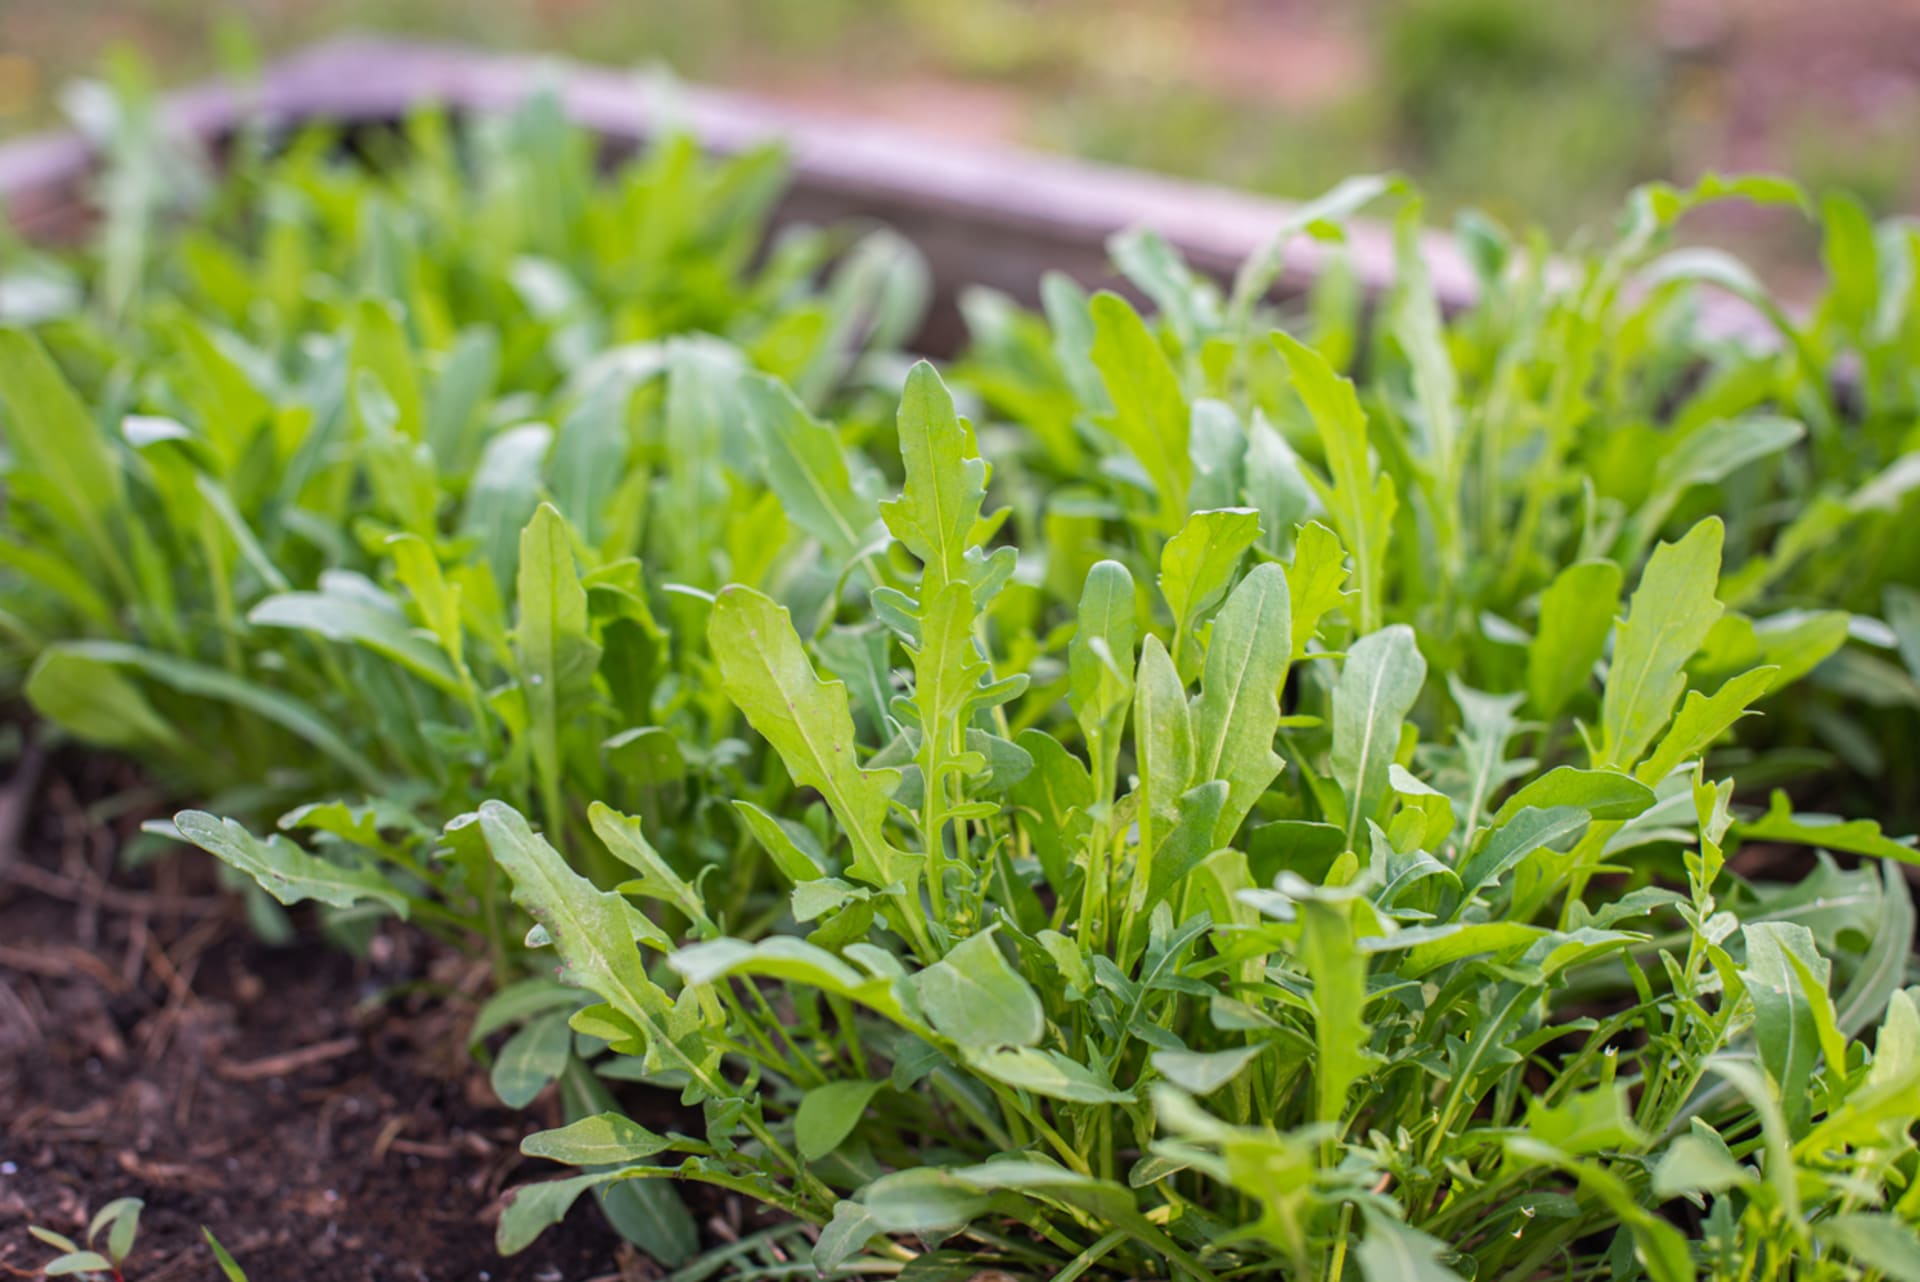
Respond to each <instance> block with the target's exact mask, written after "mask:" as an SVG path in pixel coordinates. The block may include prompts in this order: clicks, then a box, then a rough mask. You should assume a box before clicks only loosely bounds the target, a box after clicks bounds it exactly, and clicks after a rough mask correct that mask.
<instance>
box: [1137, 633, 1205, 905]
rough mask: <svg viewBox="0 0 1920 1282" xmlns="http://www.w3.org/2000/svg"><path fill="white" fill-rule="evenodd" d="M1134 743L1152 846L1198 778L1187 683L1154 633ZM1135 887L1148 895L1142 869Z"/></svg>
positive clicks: (1144, 830) (1145, 842) (1143, 827)
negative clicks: (1182, 797)
mask: <svg viewBox="0 0 1920 1282" xmlns="http://www.w3.org/2000/svg"><path fill="white" fill-rule="evenodd" d="M1133 744H1134V749H1133V750H1134V756H1135V758H1136V763H1137V766H1138V769H1139V772H1140V812H1139V813H1140V819H1139V823H1140V848H1141V849H1142V850H1143V851H1147V852H1151V851H1152V850H1153V849H1154V844H1155V842H1154V836H1155V833H1156V832H1158V831H1163V830H1164V829H1163V827H1162V826H1163V825H1164V826H1165V827H1171V826H1172V825H1173V824H1174V823H1176V822H1177V821H1178V818H1179V801H1180V798H1181V796H1182V795H1184V794H1185V793H1186V791H1187V787H1188V785H1189V784H1190V783H1191V781H1192V779H1193V757H1194V749H1193V726H1192V724H1191V721H1190V719H1189V718H1188V715H1187V689H1186V685H1185V684H1184V683H1183V682H1182V681H1181V680H1180V674H1179V673H1178V672H1176V671H1175V670H1174V665H1173V660H1172V659H1171V658H1170V657H1168V655H1167V650H1166V647H1165V646H1163V645H1161V644H1160V638H1159V637H1156V636H1153V635H1151V634H1149V635H1148V637H1147V639H1146V641H1145V643H1144V644H1142V645H1141V647H1140V674H1139V676H1138V677H1137V678H1136V680H1135V684H1134V698H1133ZM1134 889H1135V891H1136V892H1137V893H1138V894H1140V895H1144V894H1145V891H1146V880H1145V878H1142V877H1140V876H1138V875H1136V877H1135V879H1134Z"/></svg>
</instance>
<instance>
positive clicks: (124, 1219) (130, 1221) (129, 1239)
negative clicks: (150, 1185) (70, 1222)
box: [87, 1197, 147, 1263]
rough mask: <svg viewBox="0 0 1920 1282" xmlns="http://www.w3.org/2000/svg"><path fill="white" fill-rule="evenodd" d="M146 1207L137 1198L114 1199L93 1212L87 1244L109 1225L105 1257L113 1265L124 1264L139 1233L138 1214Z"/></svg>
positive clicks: (89, 1223)
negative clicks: (109, 1258)
mask: <svg viewBox="0 0 1920 1282" xmlns="http://www.w3.org/2000/svg"><path fill="white" fill-rule="evenodd" d="M146 1205H147V1204H146V1203H145V1202H143V1201H141V1200H140V1199H139V1198H137V1197H116V1198H115V1199H113V1201H111V1202H109V1203H107V1204H106V1205H105V1206H103V1207H101V1208H100V1209H99V1210H97V1211H95V1212H94V1213H93V1219H91V1220H90V1221H88V1223H87V1241H88V1243H89V1244H91V1243H92V1242H93V1240H94V1239H95V1238H96V1237H98V1236H99V1235H100V1230H101V1229H105V1228H107V1227H108V1226H109V1225H111V1226H112V1228H111V1229H109V1230H108V1232H107V1255H108V1256H109V1257H111V1258H112V1259H113V1260H114V1262H115V1263H124V1262H125V1260H126V1258H127V1256H129V1255H131V1254H132V1253H133V1240H134V1238H135V1237H136V1236H137V1235H138V1234H139V1232H140V1212H141V1211H142V1210H143V1209H145V1207H146Z"/></svg>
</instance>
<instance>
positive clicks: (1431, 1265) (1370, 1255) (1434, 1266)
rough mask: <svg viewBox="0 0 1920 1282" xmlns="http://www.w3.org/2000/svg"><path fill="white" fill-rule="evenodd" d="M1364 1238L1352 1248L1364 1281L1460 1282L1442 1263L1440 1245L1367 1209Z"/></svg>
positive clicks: (1441, 1247)
mask: <svg viewBox="0 0 1920 1282" xmlns="http://www.w3.org/2000/svg"><path fill="white" fill-rule="evenodd" d="M1366 1220H1367V1235H1366V1236H1365V1237H1364V1238H1362V1239H1360V1245H1359V1246H1357V1247H1355V1248H1354V1251H1353V1258H1354V1260H1355V1261H1356V1262H1357V1263H1358V1264H1359V1265H1360V1273H1361V1276H1362V1277H1364V1278H1365V1279H1366V1282H1460V1275H1459V1274H1458V1273H1455V1272H1454V1271H1453V1270H1452V1269H1450V1268H1448V1267H1447V1266H1446V1265H1444V1264H1442V1263H1441V1262H1440V1261H1441V1257H1443V1256H1445V1255H1446V1254H1448V1251H1447V1247H1446V1245H1445V1244H1444V1243H1442V1242H1440V1241H1438V1240H1437V1239H1435V1238H1431V1237H1428V1236H1427V1235H1426V1234H1425V1233H1422V1232H1421V1231H1420V1230H1418V1229H1415V1228H1410V1227H1408V1226H1407V1225H1405V1224H1403V1223H1401V1222H1400V1221H1399V1220H1396V1219H1394V1218H1393V1217H1391V1216H1388V1215H1382V1214H1381V1213H1380V1212H1379V1211H1376V1210H1374V1209H1372V1208H1371V1207H1369V1208H1368V1209H1367V1212H1366Z"/></svg>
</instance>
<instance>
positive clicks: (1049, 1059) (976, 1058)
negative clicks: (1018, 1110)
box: [967, 1046, 1133, 1104]
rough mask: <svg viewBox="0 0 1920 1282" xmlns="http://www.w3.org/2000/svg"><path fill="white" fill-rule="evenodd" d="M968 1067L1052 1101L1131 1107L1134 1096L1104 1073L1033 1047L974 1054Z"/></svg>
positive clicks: (968, 1058)
mask: <svg viewBox="0 0 1920 1282" xmlns="http://www.w3.org/2000/svg"><path fill="white" fill-rule="evenodd" d="M967 1063H969V1064H971V1065H972V1066H973V1067H974V1068H976V1069H978V1070H979V1071H980V1072H982V1073H985V1074H986V1075H987V1076H988V1077H991V1078H993V1079H994V1080H995V1081H997V1082H1000V1083H1003V1084H1004V1085H1007V1086H1016V1087H1019V1088H1020V1089H1021V1090H1023V1091H1032V1092H1033V1093H1034V1094H1035V1095H1045V1096H1047V1097H1048V1098H1049V1099H1058V1100H1066V1101H1067V1102H1069V1103H1072V1104H1131V1103H1133V1096H1132V1095H1131V1094H1129V1093H1128V1092H1126V1091H1120V1090H1115V1089H1114V1086H1113V1082H1112V1081H1111V1080H1110V1079H1109V1078H1108V1077H1107V1076H1106V1075H1105V1074H1103V1073H1097V1072H1095V1071H1094V1070H1093V1069H1091V1068H1089V1067H1087V1066H1086V1065H1085V1064H1082V1063H1080V1062H1079V1061H1077V1060H1072V1059H1068V1058H1067V1057H1066V1056H1065V1055H1062V1054H1061V1053H1060V1052H1058V1051H1053V1050H1044V1049H1041V1050H1036V1049H1034V1048H1033V1047H1030V1046H1012V1047H1006V1046H1003V1047H999V1048H997V1049H994V1050H983V1051H974V1052H972V1053H970V1054H969V1055H968V1056H967Z"/></svg>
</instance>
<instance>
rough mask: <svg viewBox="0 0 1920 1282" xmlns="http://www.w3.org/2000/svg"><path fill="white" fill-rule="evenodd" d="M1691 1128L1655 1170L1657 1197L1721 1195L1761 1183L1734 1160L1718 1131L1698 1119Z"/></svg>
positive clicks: (1667, 1152)
mask: <svg viewBox="0 0 1920 1282" xmlns="http://www.w3.org/2000/svg"><path fill="white" fill-rule="evenodd" d="M1691 1125H1692V1128H1693V1129H1692V1130H1691V1132H1690V1133H1688V1134H1686V1135H1682V1136H1680V1137H1678V1138H1677V1139H1675V1140H1674V1141H1673V1143H1672V1144H1670V1145H1669V1146H1668V1147H1667V1151H1666V1153H1665V1154H1663V1155H1662V1156H1661V1158H1660V1162H1659V1165H1657V1166H1655V1167H1654V1169H1653V1192H1654V1196H1656V1197H1659V1198H1663V1199H1664V1198H1670V1197H1681V1196H1683V1195H1685V1194H1688V1193H1713V1194H1720V1193H1725V1192H1726V1191H1727V1190H1729V1189H1735V1188H1744V1187H1746V1186H1748V1185H1751V1184H1755V1183H1758V1181H1757V1180H1756V1179H1755V1178H1754V1174H1753V1172H1752V1171H1751V1170H1749V1169H1748V1168H1747V1167H1745V1166H1742V1165H1741V1164H1740V1163H1739V1162H1737V1161H1735V1160H1734V1156H1733V1151H1732V1150H1731V1149H1729V1148H1728V1147H1727V1142H1726V1141H1725V1140H1723V1139H1721V1138H1720V1134H1719V1132H1717V1131H1715V1130H1714V1129H1713V1128H1712V1127H1710V1126H1708V1125H1707V1124H1706V1123H1705V1122H1702V1121H1701V1120H1700V1119H1699V1118H1697V1117H1696V1118H1694V1119H1693V1121H1692V1123H1691Z"/></svg>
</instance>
